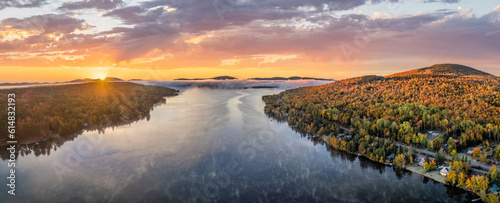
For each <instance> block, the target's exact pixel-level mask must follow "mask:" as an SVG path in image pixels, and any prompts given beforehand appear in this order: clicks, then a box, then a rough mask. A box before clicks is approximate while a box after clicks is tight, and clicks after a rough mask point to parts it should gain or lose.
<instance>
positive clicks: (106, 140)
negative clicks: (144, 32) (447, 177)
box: [0, 87, 477, 202]
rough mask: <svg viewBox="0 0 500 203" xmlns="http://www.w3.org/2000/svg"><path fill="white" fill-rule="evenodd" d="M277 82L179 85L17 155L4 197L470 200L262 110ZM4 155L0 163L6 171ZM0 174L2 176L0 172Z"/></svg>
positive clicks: (31, 199)
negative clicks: (130, 114)
mask: <svg viewBox="0 0 500 203" xmlns="http://www.w3.org/2000/svg"><path fill="white" fill-rule="evenodd" d="M281 91H283V89H276V88H275V89H265V88H264V89H209V88H197V87H192V88H186V89H183V90H182V91H181V93H180V94H179V95H178V96H175V97H168V98H167V102H166V103H165V104H161V105H159V106H157V107H156V108H155V109H154V110H153V111H152V112H151V113H150V117H148V119H143V120H140V121H137V122H134V123H131V124H129V125H125V126H120V127H114V128H108V129H105V131H104V132H98V131H93V132H85V133H83V134H82V135H80V136H77V137H75V138H72V140H68V141H67V142H65V143H63V144H60V145H55V144H52V145H51V146H48V148H51V149H50V150H47V149H45V148H47V146H45V148H44V149H39V150H38V151H40V150H42V151H43V150H45V151H43V152H42V153H40V152H38V153H31V154H27V155H25V156H20V157H19V158H18V160H17V171H16V175H17V179H16V181H17V188H16V192H17V194H16V196H15V197H12V196H10V195H8V194H7V192H6V191H7V187H5V186H4V188H5V192H2V193H1V194H0V198H1V200H2V202H215V201H217V202H467V201H470V200H472V199H476V198H477V196H476V195H474V194H472V193H470V192H465V191H463V190H460V189H457V188H454V187H448V186H444V185H443V184H441V183H438V182H435V181H433V180H430V179H428V178H424V177H422V176H420V175H418V174H412V173H411V172H407V171H404V170H399V169H396V168H393V167H388V166H385V165H381V164H378V163H375V162H372V161H370V160H367V159H365V158H360V157H357V156H354V155H350V154H347V153H343V152H340V151H337V150H335V149H331V148H329V147H327V146H326V145H325V144H324V143H323V142H322V141H321V140H317V139H314V138H310V137H308V136H305V135H302V134H300V133H297V132H295V131H293V130H292V129H291V128H290V127H289V126H288V124H287V123H283V122H278V121H276V120H274V119H272V118H269V117H268V116H267V115H266V114H264V111H263V109H264V103H263V101H262V98H261V97H262V96H263V95H268V94H274V93H279V92H281ZM7 169H8V167H7V161H2V163H0V171H1V173H2V176H3V177H7V175H8V172H7ZM4 179H5V178H4Z"/></svg>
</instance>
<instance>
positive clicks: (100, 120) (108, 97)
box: [0, 82, 177, 143]
mask: <svg viewBox="0 0 500 203" xmlns="http://www.w3.org/2000/svg"><path fill="white" fill-rule="evenodd" d="M11 93H14V94H15V95H16V98H15V99H16V139H17V141H18V142H20V143H31V142H34V141H40V140H44V139H46V138H47V137H49V136H53V135H60V136H65V135H68V134H71V133H75V132H79V131H82V130H83V129H100V128H103V127H106V126H110V125H116V124H119V123H128V122H131V121H134V120H137V119H140V118H144V117H145V116H147V115H149V111H150V110H151V109H152V108H153V107H154V105H155V104H157V103H160V102H164V101H165V100H164V98H163V97H164V96H170V95H176V94H177V91H176V90H173V89H170V88H165V87H157V86H145V85H140V84H135V83H127V82H93V83H85V84H73V85H60V86H45V87H33V88H20V89H11V90H0V101H1V102H0V104H3V105H2V108H0V115H3V116H0V129H7V105H5V104H6V103H7V94H11ZM0 136H1V139H3V140H5V139H6V138H7V136H8V135H7V130H2V131H1V132H0Z"/></svg>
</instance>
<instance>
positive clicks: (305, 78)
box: [249, 76, 335, 81]
mask: <svg viewBox="0 0 500 203" xmlns="http://www.w3.org/2000/svg"><path fill="white" fill-rule="evenodd" d="M249 80H323V81H335V80H334V79H325V78H311V77H299V76H292V77H288V78H286V77H271V78H250V79H249Z"/></svg>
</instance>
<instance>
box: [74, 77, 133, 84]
mask: <svg viewBox="0 0 500 203" xmlns="http://www.w3.org/2000/svg"><path fill="white" fill-rule="evenodd" d="M97 81H105V82H124V81H125V80H122V79H120V78H115V77H106V78H104V79H91V78H85V79H77V80H71V81H68V82H67V83H76V82H97Z"/></svg>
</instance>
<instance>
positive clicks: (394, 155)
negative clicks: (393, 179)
mask: <svg viewBox="0 0 500 203" xmlns="http://www.w3.org/2000/svg"><path fill="white" fill-rule="evenodd" d="M394 157H396V154H394V153H392V154H391V155H389V156H387V158H386V159H385V161H386V162H392V161H393V160H394Z"/></svg>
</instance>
